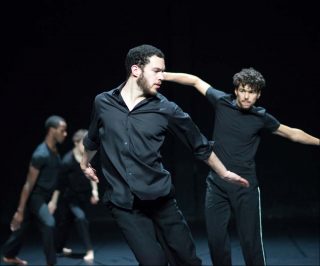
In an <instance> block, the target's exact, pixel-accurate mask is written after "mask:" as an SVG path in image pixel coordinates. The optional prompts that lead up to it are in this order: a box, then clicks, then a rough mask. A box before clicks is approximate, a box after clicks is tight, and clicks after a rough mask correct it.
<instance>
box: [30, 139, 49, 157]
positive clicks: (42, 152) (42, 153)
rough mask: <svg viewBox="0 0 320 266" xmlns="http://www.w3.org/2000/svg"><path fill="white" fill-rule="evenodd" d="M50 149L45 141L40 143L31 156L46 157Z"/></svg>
mask: <svg viewBox="0 0 320 266" xmlns="http://www.w3.org/2000/svg"><path fill="white" fill-rule="evenodd" d="M49 155H50V151H49V148H48V146H47V145H46V144H45V142H42V143H40V144H39V145H38V146H37V147H36V148H35V150H34V151H33V154H32V157H48V156H49Z"/></svg>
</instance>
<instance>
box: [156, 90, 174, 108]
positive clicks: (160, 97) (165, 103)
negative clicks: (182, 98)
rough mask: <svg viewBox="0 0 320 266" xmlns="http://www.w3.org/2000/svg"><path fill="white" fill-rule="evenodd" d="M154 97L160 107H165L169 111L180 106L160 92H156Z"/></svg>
mask: <svg viewBox="0 0 320 266" xmlns="http://www.w3.org/2000/svg"><path fill="white" fill-rule="evenodd" d="M155 98H156V100H158V101H159V104H160V105H161V107H162V108H166V109H167V110H169V111H171V112H175V111H176V110H177V109H180V107H179V106H178V105H177V104H176V103H175V102H173V101H170V100H168V98H167V97H165V96H164V95H163V94H161V93H157V95H156V96H155Z"/></svg>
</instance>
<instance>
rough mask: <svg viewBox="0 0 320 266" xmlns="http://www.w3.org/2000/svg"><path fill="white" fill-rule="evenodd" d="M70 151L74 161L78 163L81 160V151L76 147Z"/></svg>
mask: <svg viewBox="0 0 320 266" xmlns="http://www.w3.org/2000/svg"><path fill="white" fill-rule="evenodd" d="M72 153H73V155H74V158H75V159H76V161H77V162H78V163H80V162H81V160H82V153H81V152H80V151H79V150H78V149H77V148H73V150H72Z"/></svg>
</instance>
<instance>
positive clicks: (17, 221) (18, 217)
mask: <svg viewBox="0 0 320 266" xmlns="http://www.w3.org/2000/svg"><path fill="white" fill-rule="evenodd" d="M22 222H23V212H20V211H16V212H15V214H14V215H13V218H12V221H11V223H10V229H11V231H16V230H18V229H19V228H20V226H21V223H22Z"/></svg>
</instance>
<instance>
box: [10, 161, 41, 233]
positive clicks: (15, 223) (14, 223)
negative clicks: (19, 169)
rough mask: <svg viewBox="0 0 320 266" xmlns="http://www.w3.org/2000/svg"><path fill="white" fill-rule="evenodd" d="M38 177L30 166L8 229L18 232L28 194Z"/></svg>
mask: <svg viewBox="0 0 320 266" xmlns="http://www.w3.org/2000/svg"><path fill="white" fill-rule="evenodd" d="M38 176H39V170H38V169H37V168H35V167H33V166H32V165H30V166H29V170H28V174H27V180H26V182H25V183H24V185H23V188H22V191H21V194H20V200H19V205H18V208H17V210H16V212H15V214H14V215H13V218H12V220H11V224H10V229H11V230H12V231H15V230H18V229H19V228H20V225H21V223H22V222H23V219H24V211H25V208H26V204H27V201H28V199H29V196H30V193H31V191H32V190H33V187H34V185H35V183H36V181H37V179H38Z"/></svg>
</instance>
